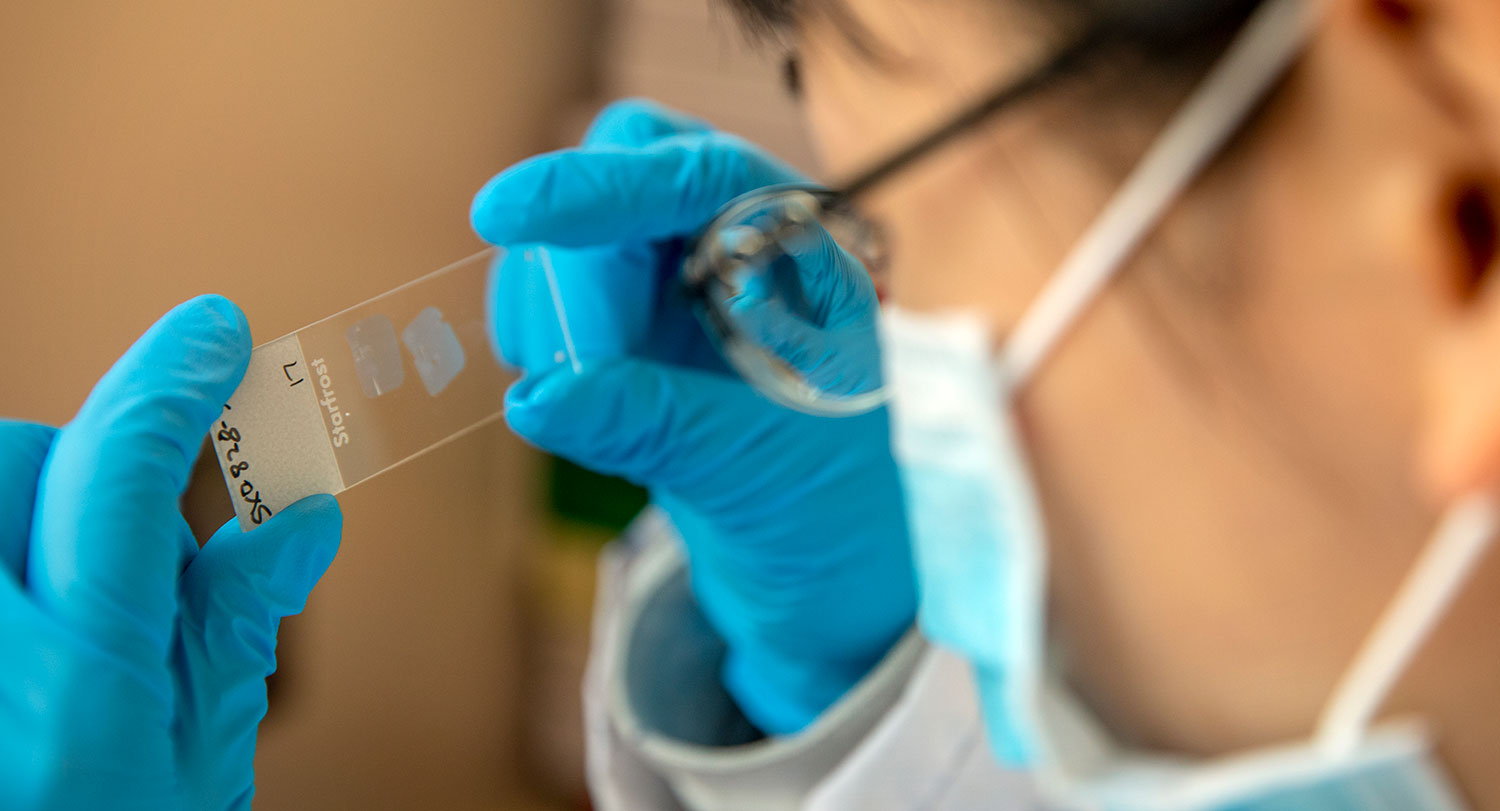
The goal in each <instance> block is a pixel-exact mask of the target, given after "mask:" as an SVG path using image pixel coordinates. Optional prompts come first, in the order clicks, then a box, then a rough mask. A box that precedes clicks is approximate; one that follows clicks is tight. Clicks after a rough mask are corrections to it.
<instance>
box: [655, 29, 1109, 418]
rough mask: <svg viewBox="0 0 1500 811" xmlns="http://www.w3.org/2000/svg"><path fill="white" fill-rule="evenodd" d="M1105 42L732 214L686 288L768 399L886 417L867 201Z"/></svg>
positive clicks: (1090, 38) (695, 247) (874, 243)
mask: <svg viewBox="0 0 1500 811" xmlns="http://www.w3.org/2000/svg"><path fill="white" fill-rule="evenodd" d="M1104 38H1105V33H1104V31H1103V29H1102V28H1096V29H1091V30H1089V31H1087V32H1085V33H1084V34H1083V35H1081V36H1079V37H1077V38H1076V39H1074V40H1073V41H1072V43H1071V44H1069V45H1068V46H1066V47H1065V48H1063V49H1062V50H1060V51H1059V52H1058V53H1057V54H1055V55H1054V56H1052V57H1051V58H1050V59H1047V60H1046V61H1045V62H1043V63H1042V64H1041V65H1040V66H1038V67H1036V68H1035V69H1033V70H1031V71H1028V72H1027V73H1026V74H1025V75H1024V76H1022V77H1021V78H1020V79H1019V80H1014V81H1010V82H1007V83H1005V84H1003V85H1002V86H1000V87H999V88H997V89H996V90H995V91H994V92H992V93H990V94H988V95H986V96H985V97H983V98H982V99H980V100H979V101H978V102H976V103H974V104H972V105H970V106H969V107H967V108H965V109H963V110H961V111H960V112H959V113H957V114H956V115H954V116H953V117H952V118H950V119H949V120H948V121H946V122H944V123H943V124H942V125H941V126H939V127H937V128H936V129H934V130H933V131H931V132H930V133H928V134H927V135H924V136H922V137H920V138H918V139H916V140H914V141H913V142H912V143H910V144H908V145H907V146H906V147H904V148H903V149H900V150H899V151H897V152H896V153H894V154H893V155H891V156H889V157H887V158H885V159H884V160H881V161H879V162H878V163H876V164H875V165H874V166H872V167H870V168H869V169H867V170H865V171H864V172H861V173H860V174H859V175H857V176H856V177H854V178H853V179H851V180H850V181H848V182H847V183H844V184H841V185H840V186H838V187H836V188H834V189H827V188H822V187H819V186H815V185H786V186H772V187H768V188H764V189H757V190H756V191H753V192H750V193H748V194H745V195H742V196H740V197H738V198H736V199H734V200H732V201H730V202H729V203H728V204H727V205H725V206H724V207H723V208H722V209H720V211H719V213H718V214H717V215H716V216H715V217H714V218H713V220H711V221H710V222H709V224H708V225H707V226H706V227H705V228H704V229H703V231H702V232H701V233H699V235H698V236H697V238H696V239H695V240H694V241H693V243H692V244H691V245H690V246H689V249H688V255H687V260H686V262H684V264H683V270H682V279H683V283H684V287H685V289H686V291H687V293H688V295H689V297H690V298H692V299H693V300H694V302H695V304H696V308H697V310H698V313H699V315H700V318H701V320H702V321H703V323H704V327H705V329H706V330H707V331H708V333H709V335H710V336H711V337H712V338H713V339H714V340H715V341H716V342H717V343H718V345H719V348H720V350H721V351H722V352H723V353H724V355H725V357H726V358H728V360H729V362H730V363H731V364H732V365H733V366H734V367H735V369H736V371H738V372H739V373H740V375H741V376H742V377H743V378H744V379H745V380H746V381H747V382H749V383H750V384H751V385H753V386H755V387H756V388H757V389H758V390H760V391H761V392H762V393H763V394H765V395H766V396H768V397H770V398H771V399H773V400H776V401H777V402H780V403H782V404H784V405H787V406H790V407H792V408H796V409H798V410H801V411H805V412H808V413H812V414H820V415H828V416H841V415H852V414H859V413H862V412H865V411H869V410H871V409H874V408H878V407H879V406H880V405H881V404H882V403H884V402H885V400H886V398H887V394H886V391H885V385H884V382H883V380H882V375H881V369H880V356H879V349H878V341H877V336H876V319H877V312H878V308H879V289H880V287H881V283H882V281H883V277H884V274H885V272H886V264H887V261H886V260H887V250H886V241H885V237H884V234H883V233H882V232H881V230H880V229H879V228H878V227H877V226H876V225H875V224H874V223H872V222H870V221H869V220H867V219H866V218H864V217H862V216H861V215H860V214H859V211H858V209H857V208H856V207H855V205H854V202H855V200H856V198H858V197H859V196H860V195H862V194H864V193H866V192H868V191H870V190H871V189H872V188H875V187H876V186H878V185H879V184H880V183H882V182H884V181H886V180H887V179H889V178H890V177H892V176H894V175H896V174H897V173H899V172H901V171H902V170H904V169H906V168H908V167H910V166H911V165H912V164H913V163H915V162H916V161H917V160H918V159H920V158H921V157H923V156H925V155H927V154H928V153H930V152H932V151H934V150H935V149H937V148H938V147H939V146H942V145H943V144H946V143H948V142H949V141H951V140H953V139H954V138H956V137H957V136H959V135H960V134H963V133H965V132H968V131H969V130H971V129H973V128H974V127H976V126H977V125H979V124H981V123H983V122H985V121H987V120H988V119H989V118H990V116H992V115H994V114H995V113H996V112H998V111H1000V110H1003V109H1007V108H1009V107H1011V106H1012V105H1014V104H1016V103H1018V102H1020V101H1021V100H1023V99H1025V98H1027V97H1029V96H1031V95H1032V94H1034V93H1036V92H1037V91H1039V90H1041V89H1042V88H1044V87H1047V86H1048V85H1050V84H1051V83H1052V82H1053V81H1054V80H1056V79H1058V78H1060V77H1061V76H1063V75H1065V74H1067V73H1070V72H1072V71H1073V70H1075V69H1076V68H1077V67H1078V65H1079V64H1080V63H1081V62H1082V61H1083V57H1084V56H1085V55H1086V54H1088V53H1089V52H1091V51H1093V50H1094V49H1095V48H1097V47H1098V46H1099V45H1100V44H1101V41H1102V40H1103V39H1104Z"/></svg>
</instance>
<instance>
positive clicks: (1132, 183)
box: [999, 0, 1323, 390]
mask: <svg viewBox="0 0 1500 811" xmlns="http://www.w3.org/2000/svg"><path fill="white" fill-rule="evenodd" d="M1322 7H1323V0H1267V2H1265V3H1264V4H1263V5H1262V6H1261V7H1260V9H1259V10H1257V11H1256V12H1255V14H1254V15H1253V16H1252V17H1251V19H1250V20H1249V21H1247V22H1246V23H1245V27H1244V29H1243V30H1242V31H1241V33H1240V34H1239V36H1237V37H1236V38H1235V40H1234V42H1233V43H1231V44H1230V46H1229V48H1228V49H1227V50H1226V51H1225V52H1224V56H1223V57H1221V58H1220V60H1219V63H1218V64H1217V65H1216V66H1215V67H1214V68H1213V70H1212V71H1211V72H1210V73H1209V74H1208V76H1207V77H1206V78H1205V79H1204V80H1203V81H1202V82H1201V83H1200V84H1199V86H1198V88H1197V89H1196V90H1194V91H1193V94H1192V96H1191V97H1190V98H1189V99H1188V101H1187V102H1186V103H1185V104H1184V105H1183V106H1182V108H1181V110H1180V111H1179V112H1178V114H1177V115H1176V116H1175V117H1174V118H1173V120H1172V121H1171V123H1170V124H1168V125H1167V128H1166V129H1165V130H1164V131H1163V132H1162V134H1161V135H1160V136H1158V137H1157V139H1156V141H1155V142H1154V143H1153V144H1152V145H1151V148H1150V149H1149V150H1148V151H1147V152H1146V154H1145V156H1144V157H1142V158H1141V161H1140V163H1138V164H1137V165H1136V168H1135V170H1134V171H1132V172H1131V174H1130V176H1129V178H1127V179H1126V181H1125V183H1124V184H1123V185H1122V186H1121V187H1120V190H1119V191H1118V192H1117V193H1116V194H1115V196H1114V198H1113V199H1111V200H1110V202H1109V204H1108V205H1107V206H1106V207H1105V209H1104V211H1103V213H1101V214H1100V215H1099V217H1098V218H1097V219H1096V220H1095V221H1094V224H1093V226H1092V227H1090V228H1089V230H1088V232H1087V233H1086V234H1085V235H1084V236H1083V238H1082V239H1081V240H1080V241H1079V242H1078V244H1077V245H1075V246H1074V248H1073V250H1072V251H1071V252H1070V253H1069V254H1068V256H1067V258H1066V259H1064V260H1063V263H1062V265H1061V266H1060V267H1059V268H1058V270H1057V272H1056V274H1055V275H1054V276H1053V278H1052V280H1051V281H1050V282H1049V283H1048V284H1047V286H1046V287H1045V288H1044V289H1043V290H1042V293H1041V294H1040V295H1039V296H1038V297H1037V299H1036V301H1035V302H1034V303H1033V304H1032V305H1031V307H1030V308H1029V309H1028V310H1027V311H1026V313H1025V315H1023V316H1022V317H1021V320H1020V322H1019V323H1018V324H1017V325H1016V327H1015V329H1014V330H1013V331H1012V332H1011V334H1010V336H1009V337H1008V338H1007V339H1006V340H1005V341H1004V345H1003V347H1002V348H1001V350H1000V358H999V365H1000V372H1001V378H1000V379H1001V380H1002V381H1004V382H1005V384H1006V385H1007V386H1008V387H1009V388H1010V389H1012V390H1014V389H1015V388H1016V387H1018V386H1020V385H1021V384H1022V383H1024V382H1025V381H1026V380H1028V379H1029V378H1030V377H1031V375H1032V373H1033V372H1035V371H1036V369H1037V367H1038V366H1039V365H1041V362H1042V361H1043V360H1045V359H1046V356H1047V355H1048V353H1050V352H1051V351H1052V349H1053V348H1054V347H1055V346H1056V345H1057V343H1058V341H1059V340H1061V338H1062V336H1063V335H1064V334H1065V333H1066V332H1067V330H1068V328H1069V327H1070V326H1072V325H1073V323H1074V322H1075V321H1077V320H1078V317H1079V315H1080V313H1082V311H1083V310H1084V309H1085V308H1086V307H1088V305H1089V304H1091V303H1092V302H1093V301H1094V299H1095V298H1096V297H1097V296H1098V295H1099V292H1100V291H1101V290H1103V288H1104V286H1105V285H1106V284H1107V283H1108V282H1109V281H1110V279H1112V278H1113V277H1114V275H1115V274H1116V273H1117V272H1118V271H1119V269H1120V268H1121V267H1122V266H1123V265H1124V264H1125V260H1126V259H1127V258H1128V257H1129V256H1130V254H1131V252H1133V251H1134V250H1135V248H1136V246H1137V245H1138V244H1139V243H1140V241H1141V240H1142V239H1143V238H1144V237H1145V236H1146V235H1147V234H1148V233H1150V232H1151V229H1152V227H1153V226H1155V224H1156V222H1157V220H1159V219H1160V218H1161V216H1162V214H1163V213H1165V212H1166V210H1167V207H1168V206H1169V205H1171V204H1172V202H1173V201H1174V200H1175V199H1177V198H1178V197H1179V196H1180V195H1181V194H1182V192H1183V190H1184V189H1185V188H1187V186H1188V184H1189V183H1191V182H1192V180H1193V178H1194V177H1196V176H1197V174H1198V173H1199V172H1200V171H1201V170H1202V169H1203V167H1204V166H1206V165H1207V164H1208V162H1209V161H1210V160H1212V159H1213V157H1214V155H1215V154H1217V153H1218V151H1219V150H1220V149H1221V148H1222V147H1223V145H1224V143H1225V142H1226V141H1228V140H1229V138H1230V136H1232V135H1233V134H1234V133H1235V132H1236V131H1237V130H1238V129H1239V128H1240V126H1241V125H1242V124H1243V123H1244V121H1245V119H1246V118H1247V117H1248V116H1249V114H1250V111H1251V110H1252V109H1253V108H1254V107H1255V105H1256V103H1257V102H1259V101H1260V100H1261V99H1262V98H1263V97H1264V96H1265V95H1266V94H1267V93H1268V92H1269V91H1270V90H1271V87H1272V86H1273V85H1274V84H1275V82H1276V80H1277V79H1278V78H1280V77H1281V75H1282V74H1283V73H1285V72H1286V70H1287V68H1289V67H1290V66H1291V64H1292V63H1293V62H1294V61H1295V60H1296V59H1297V57H1298V56H1299V55H1300V54H1301V53H1302V50H1303V48H1304V47H1305V46H1306V44H1307V41H1308V40H1309V39H1310V38H1311V36H1312V32H1313V31H1314V29H1315V28H1316V23H1317V21H1318V19H1319V18H1320V16H1321V15H1320V12H1321V10H1322Z"/></svg>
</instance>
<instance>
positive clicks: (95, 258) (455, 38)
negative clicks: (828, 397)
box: [0, 0, 809, 809]
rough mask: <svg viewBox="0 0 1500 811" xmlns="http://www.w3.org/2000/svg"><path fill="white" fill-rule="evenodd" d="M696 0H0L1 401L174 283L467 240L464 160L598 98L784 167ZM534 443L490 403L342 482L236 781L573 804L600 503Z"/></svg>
mask: <svg viewBox="0 0 1500 811" xmlns="http://www.w3.org/2000/svg"><path fill="white" fill-rule="evenodd" d="M713 2H714V0H633V1H632V2H609V0H549V1H548V2H544V3H543V2H526V0H427V1H426V2H411V1H410V0H408V2H395V0H321V1H320V2H317V3H304V2H293V1H292V0H257V2H253V3H224V2H215V3H204V2H201V1H199V0H137V2H132V3H106V2H96V1H95V0H7V2H5V3H0V347H3V348H4V349H5V351H4V352H3V353H0V380H4V381H5V383H4V384H3V385H0V414H4V415H6V416H11V417H21V418H27V419H33V420H41V421H46V422H52V423H59V422H63V421H65V420H67V419H68V417H69V416H70V415H71V414H72V412H73V411H74V409H76V407H77V405H78V403H79V402H81V400H82V399H83V397H84V396H85V395H86V394H87V392H88V390H89V388H90V386H91V385H92V383H93V381H94V380H95V379H96V378H97V377H98V376H99V375H100V374H101V373H102V372H103V371H104V370H105V369H106V368H107V367H108V366H109V364H110V363H111V362H112V361H113V359H114V358H115V357H117V356H118V355H119V353H120V352H121V351H123V350H124V348H125V347H126V346H127V345H128V344H129V343H130V341H131V340H132V339H133V338H134V337H135V336H136V335H138V334H139V333H140V332H141V331H142V330H143V329H144V328H145V327H146V326H147V325H148V324H150V323H151V322H152V321H153V320H154V319H155V318H156V317H157V316H158V315H160V314H161V313H162V312H164V311H165V310H167V309H168V308H170V307H171V306H172V305H173V304H175V303H177V302H178V301H181V300H183V299H185V298H188V297H190V296H192V295H195V294H198V293H204V292H218V293H223V294H225V295H228V296H229V297H231V298H233V299H234V300H236V301H237V302H239V304H240V305H241V306H242V307H243V308H244V310H245V311H246V313H247V314H248V316H249V318H250V323H251V325H252V328H253V330H254V332H255V335H256V339H257V340H258V341H264V340H267V339H269V338H272V337H275V336H277V335H280V334H282V333H285V332H288V331H290V330H292V329H295V328H297V327H299V326H301V325H303V324H305V323H308V322H310V321H312V320H315V319H316V318H319V317H321V316H323V315H327V314H329V313H331V312H334V311H336V310H338V309H341V308H343V307H345V306H348V305H350V304H353V303H356V302H358V301H361V300H363V299H365V298H367V297H369V296H372V295H374V294H377V293H380V292H382V291H384V290H386V289H389V288H391V287H393V286H395V285H396V284H398V283H400V282H403V281H406V280H408V279H410V278H413V277H415V276H417V275H419V274H421V273H423V272H425V271H428V270H431V269H434V268H436V267H439V266H441V265H443V264H446V263H448V262H450V261H452V260H454V259H458V258H460V257H463V256H466V255H468V254H470V253H472V252H473V251H475V250H477V249H478V248H479V244H478V242H477V241H476V240H475V238H474V237H473V235H472V234H471V233H470V231H469V228H468V223H467V210H468V202H469V198H470V196H471V195H472V194H473V192H474V191H475V190H476V189H477V188H478V187H479V185H480V184H482V183H483V182H484V180H485V179H487V178H488V177H489V176H490V175H491V174H492V173H494V172H495V171H496V170H498V169H500V168H503V167H504V166H505V165H507V164H508V163H511V162H513V161H515V160H517V159H519V158H521V157H524V156H526V155H528V154H532V153H535V152H538V151H541V150H544V149H549V148H553V147H557V146H561V145H564V144H566V143H568V142H570V141H572V140H573V139H575V138H576V136H577V134H578V133H579V132H580V131H581V129H582V127H583V126H584V125H585V124H586V122H587V121H588V118H589V116H591V115H592V113H593V112H594V111H595V110H597V109H598V107H599V106H600V105H601V104H602V103H603V102H604V101H607V100H608V99H610V98H614V97H618V96H623V95H649V96H654V97H656V98H659V99H661V100H663V101H666V102H668V103H671V104H673V105H675V106H678V107H681V108H684V109H687V110H689V111H692V112H696V113H698V114H701V115H705V116H706V117H708V118H709V119H710V120H712V121H714V122H716V123H718V124H720V125H721V126H724V127H726V128H730V129H734V130H737V131H739V132H741V133H743V134H745V135H748V136H750V137H752V138H754V139H756V140H759V141H761V142H762V143H764V144H766V145H768V146H769V147H771V148H772V149H773V150H775V151H777V152H780V153H782V154H783V155H785V156H786V157H788V158H789V159H791V160H792V161H793V162H794V163H797V164H800V165H803V166H807V165H808V162H809V161H808V157H807V155H808V153H807V150H806V148H805V146H804V144H803V141H802V138H801V135H800V130H799V127H798V122H797V117H796V111H795V107H794V105H793V104H792V103H791V102H790V101H789V100H787V99H786V97H785V95H784V93H783V92H782V90H781V89H780V87H779V80H778V65H777V62H776V59H775V56H776V54H775V49H774V48H760V49H756V48H751V47H750V46H749V45H747V44H746V42H745V41H744V39H743V38H742V37H741V35H740V34H739V32H738V31H737V30H736V29H735V28H734V25H733V21H732V20H731V19H730V18H729V16H728V14H727V13H726V12H724V11H723V10H722V9H719V8H716V7H713V6H712V5H711V3H713ZM546 465H547V463H546V461H545V460H542V459H540V458H538V457H537V456H535V455H534V454H532V453H531V452H529V451H527V450H526V449H525V448H524V447H523V446H521V445H520V443H518V442H517V441H515V440H514V439H513V438H512V437H510V436H509V435H508V434H507V433H506V431H505V430H504V428H503V427H500V426H495V427H493V429H492V430H486V431H484V432H483V433H482V434H480V435H478V436H474V437H472V438H471V439H469V440H466V441H464V442H462V443H456V444H454V445H451V446H447V447H445V448H443V449H441V450H439V451H437V452H435V453H433V454H430V455H428V456H425V457H423V458H421V459H419V460H417V461H414V462H412V463H410V464H408V465H406V466H404V467H402V468H400V469H398V470H396V471H393V472H391V473H388V474H386V475H384V476H381V477H379V478H377V479H375V480H374V481H371V482H368V483H366V484H364V485H361V486H360V487H359V488H357V489H356V490H353V491H351V492H349V493H347V494H345V495H344V496H343V497H342V498H341V501H342V502H343V505H344V512H345V517H346V522H345V536H344V544H343V548H342V550H341V552H340V554H339V558H338V560H337V561H336V562H335V563H334V565H333V567H332V569H331V570H330V572H329V574H328V575H327V577H326V578H325V579H324V581H323V583H322V584H321V585H320V586H319V587H318V589H317V591H316V592H315V593H314V594H313V597H312V599H311V601H310V603H309V605H308V608H307V611H306V612H305V613H304V614H303V615H302V616H300V617H296V618H293V619H291V620H288V621H287V623H286V624H285V626H284V632H283V639H282V646H281V655H282V669H281V672H280V673H278V675H277V676H276V677H275V680H274V681H273V690H274V692H273V703H272V707H271V712H270V715H269V716H268V718H267V720H266V722H265V724H264V726H263V728H262V734H261V741H260V748H259V752H258V756H257V784H258V790H257V795H256V798H257V802H256V805H257V807H258V808H263V809H303V808H307V809H312V808H355V807H358V808H413V807H423V808H428V807H442V808H454V809H468V808H473V809H481V808H486V809H487V808H538V809H542V808H557V809H567V808H586V807H587V799H586V795H585V793H584V789H583V785H582V751H581V735H580V730H579V712H578V706H577V682H578V675H579V671H580V669H581V667H582V662H583V657H584V650H585V647H584V646H585V643H586V639H587V617H588V611H589V606H588V601H589V597H590V593H591V589H592V556H593V554H594V551H595V550H596V549H597V544H598V542H599V541H600V540H602V538H601V537H599V536H600V535H601V534H602V532H603V531H602V530H600V529H599V528H597V527H594V528H590V527H585V526H582V525H575V524H570V523H569V522H568V521H566V520H563V519H559V518H557V517H556V516H553V515H551V514H549V512H548V509H547V507H546V505H547V503H548V502H547V498H546V494H545V493H544V490H545V489H546V486H547V485H546V481H547V479H546V476H545V475H544V472H545V470H546V469H547V468H546ZM584 495H585V497H586V496H587V494H584Z"/></svg>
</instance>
